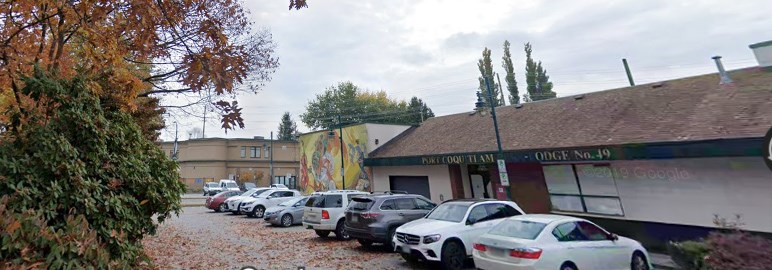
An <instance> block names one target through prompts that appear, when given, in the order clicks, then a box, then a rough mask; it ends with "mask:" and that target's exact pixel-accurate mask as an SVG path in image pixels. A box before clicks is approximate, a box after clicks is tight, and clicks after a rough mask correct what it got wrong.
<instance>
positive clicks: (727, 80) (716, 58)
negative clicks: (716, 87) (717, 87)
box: [713, 55, 732, 84]
mask: <svg viewBox="0 0 772 270" xmlns="http://www.w3.org/2000/svg"><path fill="white" fill-rule="evenodd" d="M713 60H714V61H716V67H717V68H718V75H719V76H721V82H720V83H719V84H730V83H732V79H731V78H729V74H728V73H726V70H724V64H722V63H721V56H718V55H716V56H713Z"/></svg>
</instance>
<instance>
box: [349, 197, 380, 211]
mask: <svg viewBox="0 0 772 270" xmlns="http://www.w3.org/2000/svg"><path fill="white" fill-rule="evenodd" d="M373 203H374V201H373V200H372V199H370V198H356V199H353V200H352V201H351V202H349V205H348V208H349V209H352V210H357V211H367V210H370V207H373Z"/></svg>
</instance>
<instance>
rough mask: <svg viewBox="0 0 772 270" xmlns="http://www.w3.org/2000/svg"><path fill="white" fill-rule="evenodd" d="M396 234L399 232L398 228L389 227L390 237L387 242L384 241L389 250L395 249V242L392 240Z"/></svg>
mask: <svg viewBox="0 0 772 270" xmlns="http://www.w3.org/2000/svg"><path fill="white" fill-rule="evenodd" d="M395 234H397V230H396V229H395V228H391V229H389V236H388V237H389V238H388V239H386V242H383V245H384V246H387V247H389V250H391V251H394V244H393V243H392V242H391V240H393V239H394V235H395Z"/></svg>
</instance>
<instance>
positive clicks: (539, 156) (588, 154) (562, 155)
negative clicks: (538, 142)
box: [533, 148, 612, 161]
mask: <svg viewBox="0 0 772 270" xmlns="http://www.w3.org/2000/svg"><path fill="white" fill-rule="evenodd" d="M533 155H534V158H536V160H538V161H582V160H610V159H611V158H612V157H611V150H610V149H608V148H598V149H590V150H555V151H540V152H535V153H534V154H533Z"/></svg>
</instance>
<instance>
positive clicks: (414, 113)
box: [402, 97, 434, 124]
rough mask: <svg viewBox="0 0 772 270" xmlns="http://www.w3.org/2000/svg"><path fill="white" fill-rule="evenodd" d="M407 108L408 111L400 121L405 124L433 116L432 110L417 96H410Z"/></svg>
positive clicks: (416, 122) (418, 121) (415, 122)
mask: <svg viewBox="0 0 772 270" xmlns="http://www.w3.org/2000/svg"><path fill="white" fill-rule="evenodd" d="M407 110H408V112H410V113H409V114H408V116H406V117H405V118H406V119H404V120H403V121H402V122H403V123H407V124H418V123H421V122H423V121H424V120H426V119H427V118H429V117H434V112H432V109H429V106H427V105H426V103H424V101H423V100H421V99H420V98H418V97H412V98H411V99H410V102H409V103H408V105H407Z"/></svg>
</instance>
